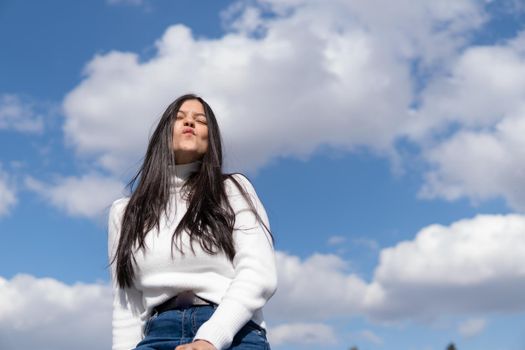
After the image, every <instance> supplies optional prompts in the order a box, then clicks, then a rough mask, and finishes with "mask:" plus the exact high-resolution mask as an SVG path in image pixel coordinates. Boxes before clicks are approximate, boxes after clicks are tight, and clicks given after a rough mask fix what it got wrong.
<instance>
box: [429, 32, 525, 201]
mask: <svg viewBox="0 0 525 350" xmlns="http://www.w3.org/2000/svg"><path fill="white" fill-rule="evenodd" d="M450 71H451V74H450V76H448V77H447V78H442V79H438V80H436V81H434V82H433V84H431V85H430V86H429V87H428V89H427V91H426V92H425V102H424V107H423V108H422V110H421V113H422V118H421V122H422V123H424V122H427V123H430V124H433V125H432V127H431V128H429V127H425V128H423V129H425V130H434V131H435V130H439V129H443V125H447V122H455V123H456V124H457V125H459V130H458V131H457V132H455V133H453V134H452V135H451V136H448V137H442V138H439V140H438V141H436V142H434V143H432V144H431V145H430V146H426V147H425V151H424V156H425V158H426V159H427V160H428V162H429V163H430V164H431V170H430V171H428V173H427V174H426V183H425V185H424V186H423V188H422V189H421V192H420V194H421V196H423V197H427V198H434V197H442V198H446V199H449V200H453V199H457V198H460V197H468V198H471V199H472V200H473V201H475V202H477V201H480V200H486V199H490V198H494V197H498V196H503V197H504V198H505V199H506V200H507V203H509V205H510V206H512V207H513V208H516V209H518V210H520V211H523V210H525V191H524V190H523V188H524V186H523V184H524V183H523V179H524V178H525V177H524V175H525V166H524V164H525V151H524V150H525V141H524V139H523V137H522V135H523V132H525V103H524V101H523V96H524V94H525V33H521V34H519V35H518V36H517V37H516V38H514V39H512V40H510V41H508V42H506V43H504V44H500V45H497V46H485V47H472V48H469V49H467V50H465V52H464V53H463V54H462V55H461V57H459V58H458V60H457V61H456V62H454V64H453V66H452V68H451V70H450ZM444 121H445V122H444Z"/></svg>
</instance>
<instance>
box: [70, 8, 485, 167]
mask: <svg viewBox="0 0 525 350" xmlns="http://www.w3.org/2000/svg"><path fill="white" fill-rule="evenodd" d="M239 4H240V5H239ZM243 4H247V3H243V2H241V3H236V4H234V5H233V10H231V9H230V10H227V11H226V13H228V12H229V15H228V16H225V17H227V18H228V20H229V21H230V24H231V29H232V31H231V32H229V33H227V34H225V35H224V36H223V37H221V38H218V39H195V38H194V37H193V36H192V33H191V32H190V30H189V29H188V28H187V27H185V26H184V25H173V26H171V27H169V28H168V29H167V30H166V31H165V33H164V35H163V36H162V37H161V38H160V39H159V40H158V41H157V42H156V47H157V52H156V55H154V56H153V57H152V58H149V59H146V60H141V59H140V57H138V55H136V54H134V53H125V52H117V51H112V52H109V53H106V54H102V55H97V56H96V57H94V58H93V59H92V60H91V61H90V62H89V63H88V64H87V66H86V69H85V78H84V80H83V81H82V82H81V83H80V84H79V85H78V86H76V87H75V88H74V89H73V90H72V91H70V92H69V93H68V94H67V96H66V98H65V99H64V102H63V107H64V111H65V116H66V123H65V127H64V131H65V134H66V137H67V140H68V142H69V143H70V144H71V145H72V146H73V147H74V148H75V150H76V151H77V152H78V154H79V155H81V156H93V157H95V158H96V159H97V161H98V162H99V163H100V164H102V165H103V166H104V167H105V168H106V169H108V170H110V171H112V172H118V171H122V170H123V169H124V168H127V167H129V164H134V163H135V161H136V160H137V159H138V158H139V157H140V156H141V155H142V154H143V152H144V149H145V147H146V140H147V137H148V132H150V131H151V126H152V125H154V124H155V121H156V120H157V119H158V117H159V116H160V114H161V113H162V112H163V110H164V108H165V107H166V106H167V105H168V103H169V102H171V101H172V99H173V98H174V97H176V96H178V95H180V94H182V93H184V92H187V91H195V92H197V93H199V94H201V95H202V96H204V97H205V98H206V99H207V100H208V101H209V102H210V104H211V105H212V106H213V107H214V109H215V111H216V112H217V115H218V118H219V122H220V125H221V128H222V130H223V134H224V139H225V142H226V157H227V165H228V166H231V167H233V168H242V169H244V170H254V169H257V168H259V167H261V166H263V165H264V164H266V163H267V162H268V161H269V160H270V159H272V158H274V157H278V156H296V157H303V158H304V157H308V156H309V155H310V154H311V153H312V152H313V151H314V150H315V149H316V148H317V147H319V146H320V145H322V144H327V145H330V146H333V147H337V148H341V149H344V150H349V149H353V148H354V147H356V146H358V145H365V146H367V147H370V148H371V149H373V150H376V151H379V152H385V153H392V152H393V149H392V145H393V142H394V140H395V139H396V138H397V137H398V136H399V135H402V134H403V133H404V130H403V128H405V127H406V124H407V123H409V122H410V121H411V120H412V119H413V117H412V116H411V115H410V114H409V113H407V111H408V106H409V105H410V104H411V102H412V99H413V81H412V79H413V77H411V74H410V67H411V65H412V60H414V59H419V58H421V59H422V62H426V64H435V63H432V62H437V61H441V60H446V59H448V58H449V56H450V55H453V54H454V53H455V52H456V50H457V48H458V47H460V46H461V45H462V44H464V41H465V39H463V37H464V36H462V35H460V34H464V33H466V32H469V31H470V30H473V29H475V28H477V27H479V26H480V25H481V24H482V23H483V20H484V15H483V12H482V7H481V6H480V5H479V4H478V3H477V2H476V1H471V0H468V1H467V0H463V1H445V2H439V3H437V2H435V1H418V2H416V3H414V2H411V1H401V2H399V3H398V4H397V5H396V7H395V9H394V8H391V7H389V8H391V9H390V10H389V11H377V9H378V8H384V6H383V5H382V4H381V1H375V2H370V1H356V2H351V3H349V2H345V1H332V2H330V3H329V4H328V3H327V2H325V1H285V2H282V1H259V2H256V3H253V2H251V3H250V4H251V5H250V4H247V5H243ZM391 11H395V13H391ZM262 12H273V13H275V14H277V15H276V16H263V15H261V13H262ZM232 13H233V14H234V15H232ZM236 13H237V16H236V15H235V14H236ZM349 19H350V20H349ZM436 28H439V29H436ZM254 34H257V35H254ZM203 82H205V83H203ZM93 135H97V137H95V138H94V137H93Z"/></svg>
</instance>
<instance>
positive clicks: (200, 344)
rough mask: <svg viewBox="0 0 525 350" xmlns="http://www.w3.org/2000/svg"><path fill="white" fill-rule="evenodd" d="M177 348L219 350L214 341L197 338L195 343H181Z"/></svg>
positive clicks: (184, 349) (185, 349)
mask: <svg viewBox="0 0 525 350" xmlns="http://www.w3.org/2000/svg"><path fill="white" fill-rule="evenodd" d="M175 350H217V349H216V348H215V346H213V344H212V343H210V342H208V341H206V340H202V339H199V340H195V341H194V342H193V343H189V344H183V345H179V346H177V347H176V348H175Z"/></svg>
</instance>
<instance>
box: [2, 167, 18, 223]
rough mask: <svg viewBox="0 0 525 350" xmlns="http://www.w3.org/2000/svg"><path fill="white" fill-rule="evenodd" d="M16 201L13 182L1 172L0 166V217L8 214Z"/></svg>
mask: <svg viewBox="0 0 525 350" xmlns="http://www.w3.org/2000/svg"><path fill="white" fill-rule="evenodd" d="M17 201H18V200H17V197H16V191H15V185H14V182H13V181H12V180H11V178H10V177H9V176H8V174H7V173H6V172H5V171H3V170H2V168H1V164H0V217H2V216H5V215H7V214H9V211H10V210H11V208H13V206H14V205H15V204H16V203H17Z"/></svg>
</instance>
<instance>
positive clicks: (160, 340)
mask: <svg viewBox="0 0 525 350" xmlns="http://www.w3.org/2000/svg"><path fill="white" fill-rule="evenodd" d="M216 307H217V306H216V305H199V306H192V307H189V308H186V309H177V310H169V311H165V312H163V313H161V314H158V315H154V316H152V317H150V318H149V320H148V321H147V322H146V325H145V328H144V335H145V336H144V339H142V340H141V341H140V342H139V343H138V344H137V347H136V348H135V350H174V349H175V347H176V346H178V345H181V344H187V343H191V342H192V341H193V337H194V336H195V333H196V332H197V330H198V329H199V327H200V326H201V325H202V324H203V323H204V322H206V321H207V320H208V319H209V318H210V317H211V315H212V314H213V312H214V311H215V308H216ZM227 350H270V345H269V344H268V340H267V338H266V331H265V330H264V328H262V327H260V326H259V325H258V324H256V323H255V322H253V321H249V322H248V323H247V324H246V325H245V326H244V327H243V328H241V329H240V330H239V332H238V333H237V334H236V335H235V337H234V338H233V342H232V344H231V346H230V347H229V348H228V349H227Z"/></svg>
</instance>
